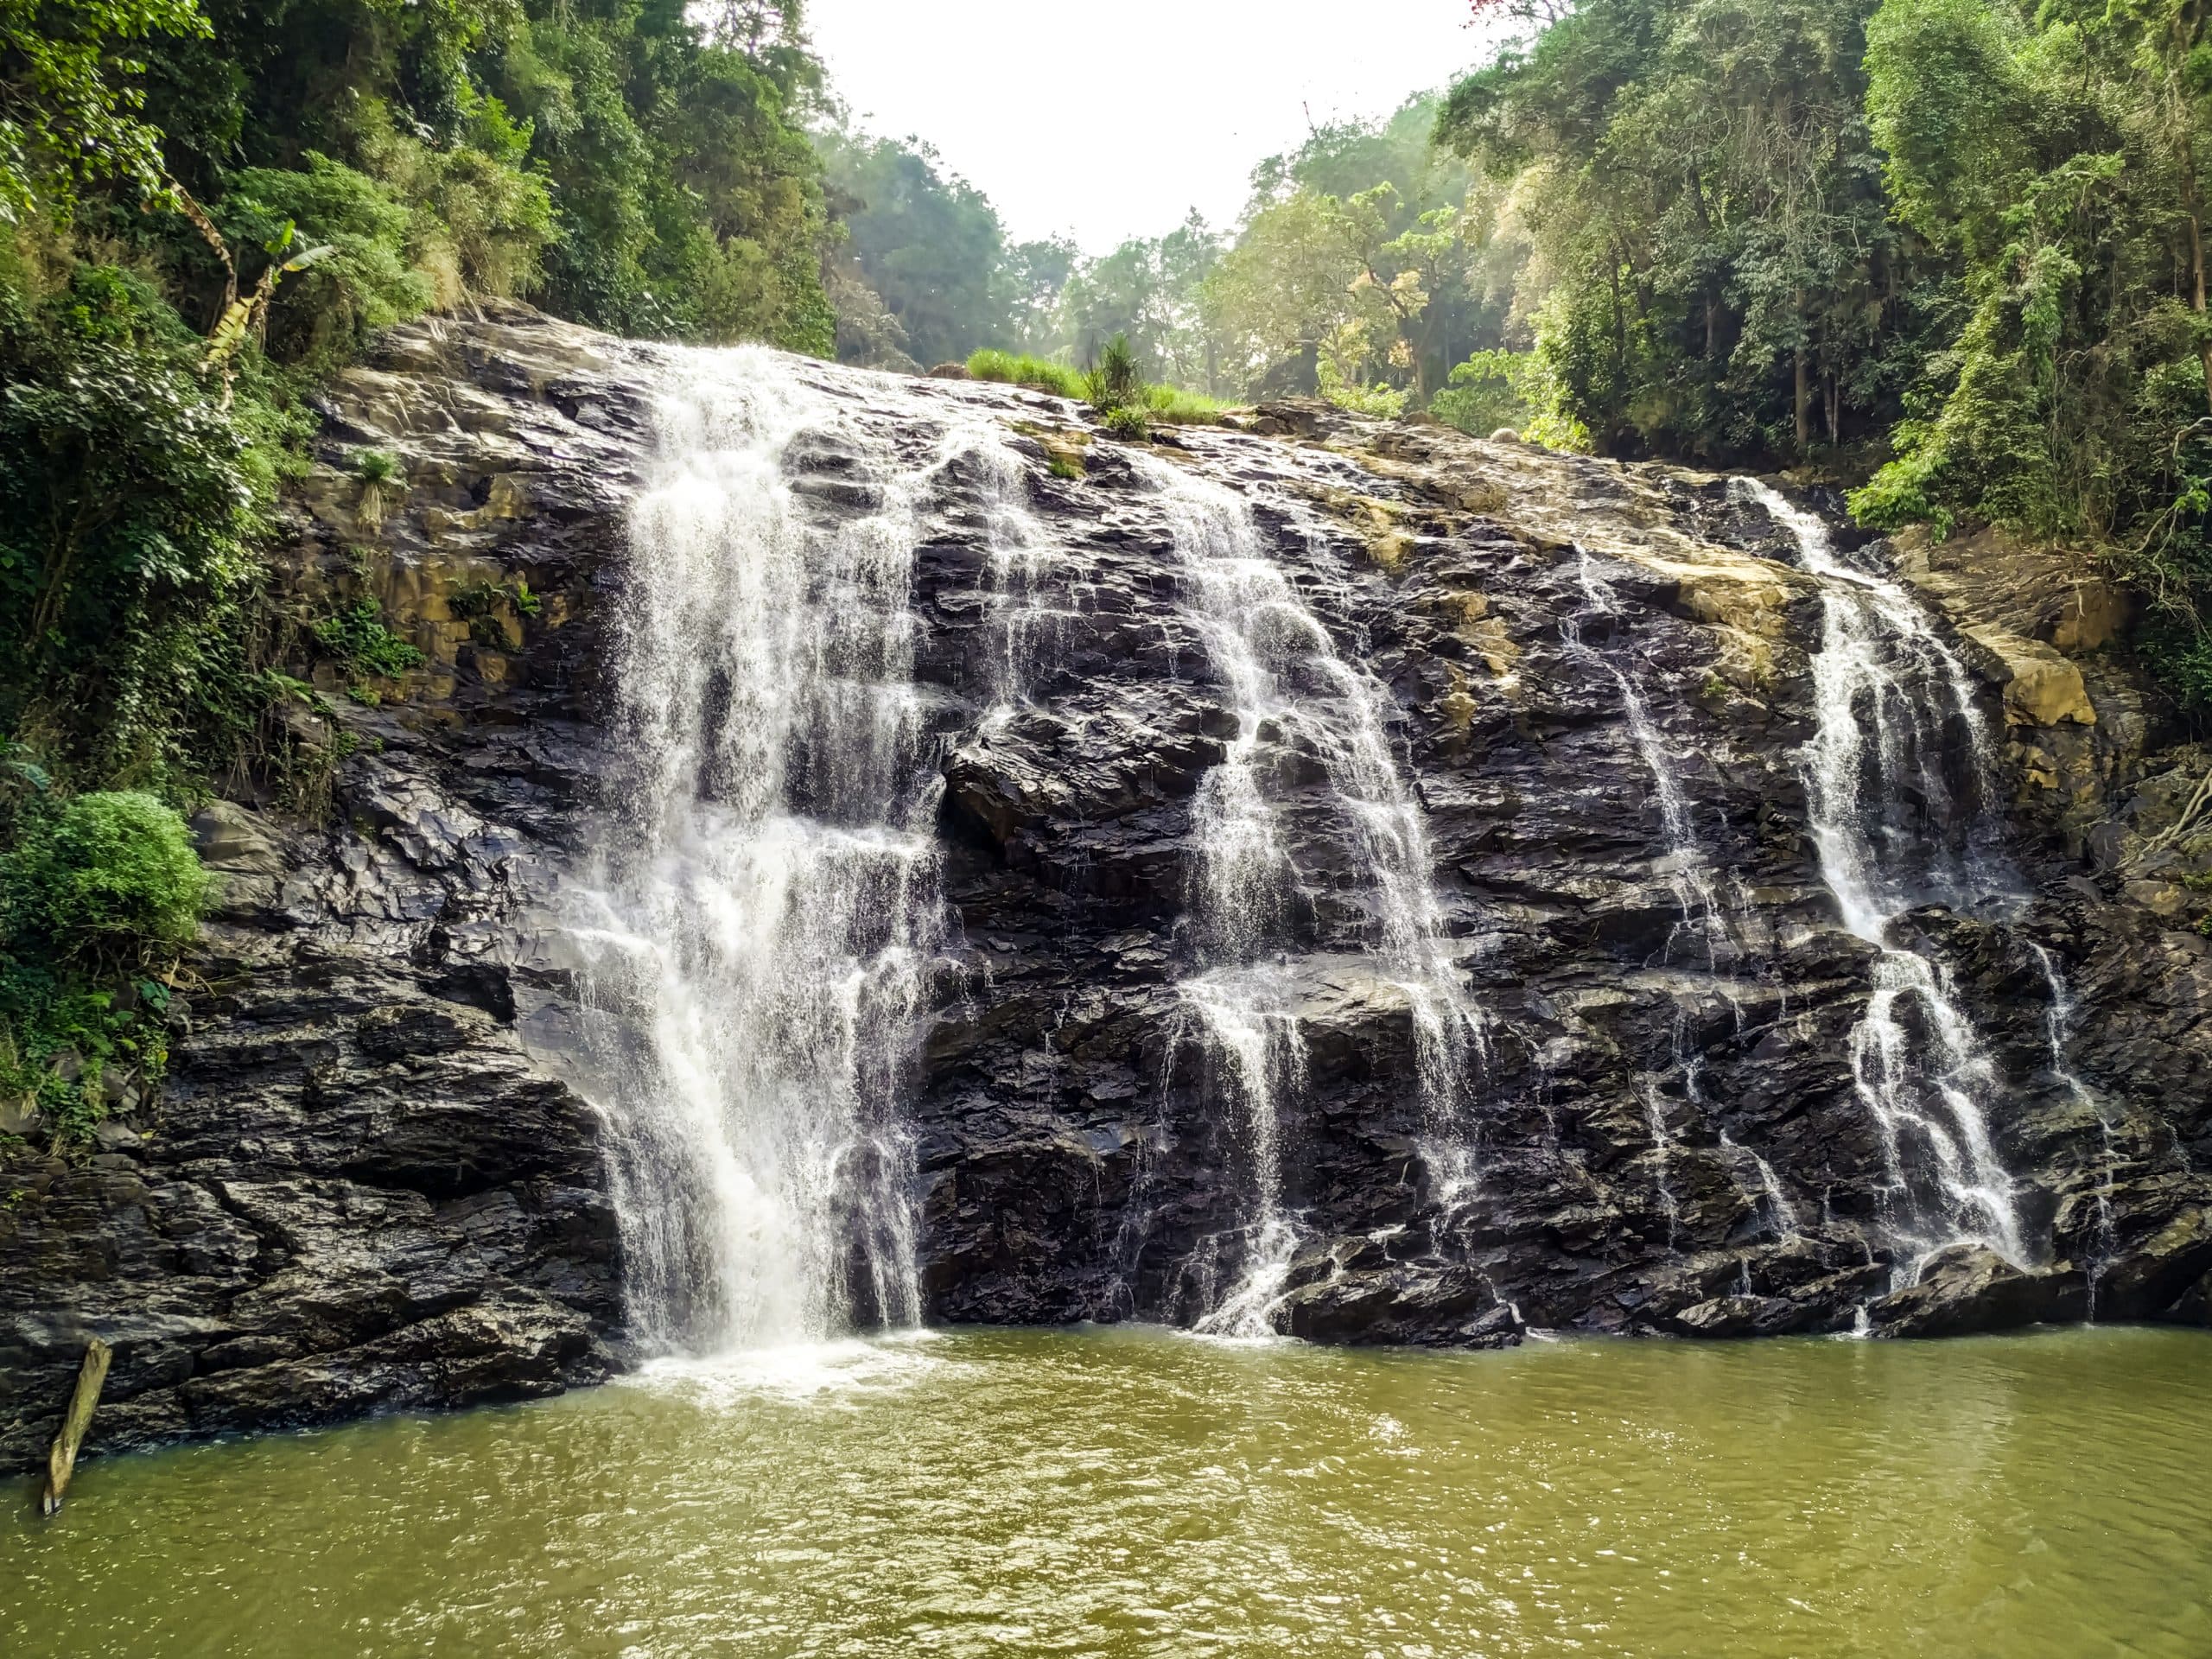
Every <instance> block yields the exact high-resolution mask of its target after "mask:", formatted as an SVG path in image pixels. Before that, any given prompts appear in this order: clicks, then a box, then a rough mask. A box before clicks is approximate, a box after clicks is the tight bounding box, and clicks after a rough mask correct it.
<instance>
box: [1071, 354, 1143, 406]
mask: <svg viewBox="0 0 2212 1659" xmlns="http://www.w3.org/2000/svg"><path fill="white" fill-rule="evenodd" d="M1083 391H1084V397H1086V398H1088V399H1089V400H1090V404H1091V406H1092V407H1093V408H1095V409H1096V410H1098V412H1099V413H1100V414H1101V415H1102V416H1111V415H1112V414H1113V412H1114V411H1115V410H1117V409H1135V410H1142V409H1143V407H1144V404H1145V392H1146V391H1147V387H1146V385H1145V380H1144V373H1143V371H1141V369H1139V368H1138V366H1137V359H1136V353H1135V352H1133V351H1131V350H1130V349H1129V338H1128V335H1127V334H1116V335H1115V336H1114V338H1113V339H1111V340H1108V341H1107V342H1106V344H1105V346H1103V347H1102V348H1101V349H1100V351H1099V353H1098V360H1097V361H1096V363H1094V364H1092V365H1090V368H1089V369H1087V370H1085V371H1084V377H1083Z"/></svg>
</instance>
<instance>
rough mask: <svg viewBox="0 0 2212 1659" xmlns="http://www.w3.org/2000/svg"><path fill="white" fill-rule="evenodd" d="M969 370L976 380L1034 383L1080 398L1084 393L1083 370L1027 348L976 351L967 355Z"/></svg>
mask: <svg viewBox="0 0 2212 1659" xmlns="http://www.w3.org/2000/svg"><path fill="white" fill-rule="evenodd" d="M968 372H969V373H970V374H972V375H973V376H975V377H976V379H978V380H996V381H999V382H1001V383H1002V384H1004V385H1010V386H1034V387H1036V388H1037V389H1038V390H1039V391H1049V392H1052V393H1054V394H1055V395H1057V396H1058V397H1071V398H1075V399H1077V400H1078V401H1080V400H1081V399H1082V398H1083V397H1084V396H1085V392H1084V378H1083V372H1082V371H1081V370H1080V369H1071V368H1070V367H1069V366H1068V365H1066V364H1065V363H1055V362H1054V361H1052V359H1051V358H1049V357H1035V356H1032V355H1031V354H1030V353H1027V352H991V351H984V352H977V353H976V354H975V355H974V356H973V357H971V358H969V359H968Z"/></svg>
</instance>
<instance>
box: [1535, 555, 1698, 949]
mask: <svg viewBox="0 0 2212 1659" xmlns="http://www.w3.org/2000/svg"><path fill="white" fill-rule="evenodd" d="M1574 553H1575V572H1574V574H1575V583H1576V585H1577V586H1578V587H1580V588H1581V589H1582V607H1581V608H1580V610H1578V611H1575V612H1573V613H1570V614H1569V615H1568V616H1567V617H1566V618H1564V619H1563V620H1561V622H1560V638H1561V640H1562V642H1563V643H1564V644H1565V645H1566V646H1567V649H1568V650H1569V651H1570V652H1573V653H1574V654H1575V655H1576V656H1578V657H1580V658H1583V659H1585V660H1586V661H1588V662H1592V663H1595V664H1598V665H1599V667H1601V668H1603V669H1604V670H1605V671H1606V672H1607V673H1608V674H1610V675H1611V677H1612V679H1613V683H1614V684H1615V685H1617V686H1618V687H1619V688H1620V694H1621V710H1622V713H1623V714H1624V715H1625V716H1626V717H1627V721H1628V729H1629V736H1630V739H1631V740H1632V741H1634V742H1635V744H1636V748H1637V754H1639V755H1640V756H1641V757H1642V758H1643V765H1644V768H1645V770H1646V771H1648V772H1649V773H1650V774H1651V792H1652V797H1653V798H1654V800H1655V801H1656V803H1657V804H1658V807H1659V826H1660V830H1661V833H1662V835H1663V836H1665V838H1666V845H1667V853H1666V857H1665V860H1664V861H1663V864H1662V868H1664V870H1665V872H1666V874H1667V880H1668V884H1669V886H1670V887H1672V888H1673V889H1674V893H1675V905H1676V906H1677V907H1678V908H1679V909H1680V910H1681V922H1680V924H1678V925H1677V926H1676V929H1675V936H1677V937H1678V936H1679V935H1680V934H1681V932H1683V931H1686V930H1687V931H1691V932H1694V934H1695V935H1697V936H1698V937H1699V938H1702V939H1703V940H1704V941H1705V956H1706V962H1707V966H1708V967H1709V966H1712V965H1713V960H1714V957H1715V955H1716V953H1717V951H1718V949H1719V946H1720V945H1722V944H1725V943H1726V941H1727V937H1728V932H1727V924H1726V920H1725V919H1724V918H1722V915H1721V912H1720V905H1719V894H1718V892H1717V890H1716V888H1715V886H1714V882H1713V868H1712V866H1711V864H1710V863H1709V862H1708V861H1707V859H1706V856H1705V849H1703V847H1702V846H1700V844H1699V842H1698V838H1697V829H1696V826H1695V824H1694V823H1693V822H1692V821H1691V817H1690V804H1689V798H1688V795H1687V794H1686V793H1685V792H1684V791H1683V789H1682V783H1681V776H1680V773H1679V766H1678V763H1677V761H1676V760H1675V754H1674V752H1673V751H1672V750H1671V749H1669V747H1667V743H1666V741H1665V740H1664V739H1663V738H1662V737H1661V735H1660V734H1659V727H1658V722H1657V721H1654V720H1653V719H1652V717H1651V706H1650V704H1649V702H1648V701H1647V700H1646V699H1645V697H1644V695H1643V688H1642V687H1641V686H1639V685H1638V684H1637V681H1636V677H1635V676H1633V675H1631V674H1630V673H1629V672H1628V671H1626V670H1625V669H1624V668H1622V667H1621V666H1620V665H1619V664H1618V663H1616V662H1614V661H1613V660H1612V658H1610V657H1608V656H1606V655H1605V652H1603V651H1601V650H1599V648H1598V647H1597V646H1595V645H1592V644H1590V643H1589V641H1588V640H1587V639H1585V638H1584V637H1583V630H1584V628H1585V627H1586V626H1588V625H1589V624H1591V623H1592V622H1599V621H1605V622H1610V621H1611V620H1614V619H1615V618H1617V617H1618V616H1619V615H1620V613H1621V607H1620V596H1619V594H1617V593H1615V592H1614V591H1613V587H1612V584H1611V582H1607V581H1606V580H1605V576H1604V575H1602V574H1601V573H1600V572H1599V569H1598V565H1597V561H1596V560H1594V559H1592V557H1591V556H1590V551H1589V550H1588V549H1587V548H1585V547H1582V546H1581V545H1580V544H1577V546H1576V547H1575V550H1574ZM1673 943H1674V938H1672V937H1670V938H1669V946H1670V947H1671V946H1672V944H1673Z"/></svg>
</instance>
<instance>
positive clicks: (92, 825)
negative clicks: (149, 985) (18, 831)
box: [0, 790, 207, 969]
mask: <svg viewBox="0 0 2212 1659" xmlns="http://www.w3.org/2000/svg"><path fill="white" fill-rule="evenodd" d="M206 897H207V872H206V871H204V870H202V869H201V868H200V857H199V855H198V854H196V853H194V851H193V849H192V841H191V836H190V835H189V833H188V831H187V829H185V824H184V820H183V819H182V818H181V817H179V816H178V814H177V813H176V811H175V810H174V809H173V808H170V807H168V806H165V805H163V804H162V803H161V802H160V801H159V800H157V799H156V798H154V797H153V796H151V795H149V794H147V793H145V792H144V791H140V790H117V791H97V792H94V793H92V794H88V795H79V796H77V797H75V798H73V799H72V800H70V801H69V802H67V804H65V805H63V806H62V807H61V808H60V810H58V811H54V810H48V811H44V812H36V813H34V814H33V815H32V816H31V817H30V818H29V822H28V823H26V824H25V825H24V826H23V829H22V835H21V836H20V838H19V839H18V841H17V843H16V846H15V847H14V848H13V849H10V851H9V852H8V853H7V854H6V855H4V857H0V911H4V913H5V916H6V918H7V921H6V926H7V940H8V949H9V950H10V954H11V955H17V956H21V955H23V954H31V955H37V956H42V957H47V958H48V959H49V960H52V961H54V962H60V963H72V964H83V965H95V966H103V967H110V968H118V969H136V968H143V967H144V966H145V965H146V964H147V963H148V962H149V961H150V960H153V959H156V958H157V957H161V956H162V955H163V954H164V953H168V952H174V951H175V950H176V949H177V948H178V947H180V946H182V945H185V944H189V943H190V942H191V941H192V938H193V937H194V934H195V933H196V932H197V931H198V930H199V925H200V906H201V903H202V901H203V900H204V899H206Z"/></svg>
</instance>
